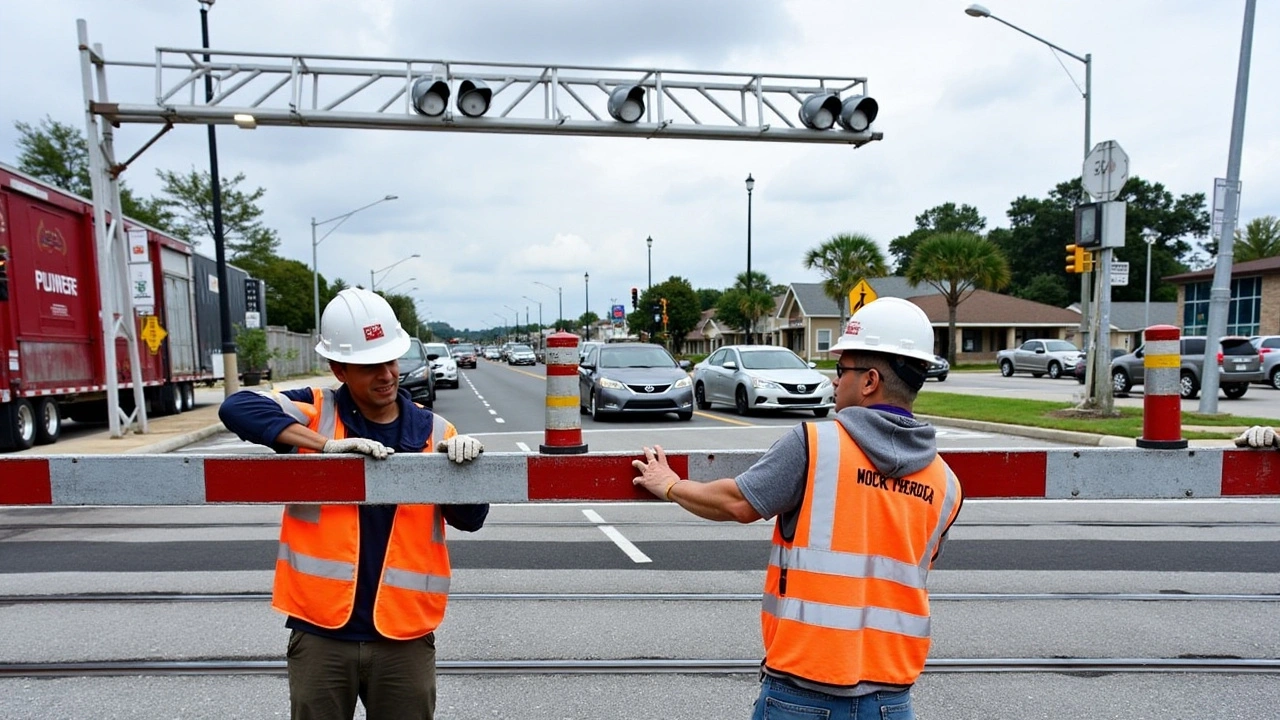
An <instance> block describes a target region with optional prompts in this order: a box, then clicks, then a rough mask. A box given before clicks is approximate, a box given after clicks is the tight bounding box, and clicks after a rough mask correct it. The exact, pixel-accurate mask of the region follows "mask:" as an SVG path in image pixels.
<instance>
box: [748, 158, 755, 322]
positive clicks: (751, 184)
mask: <svg viewBox="0 0 1280 720" xmlns="http://www.w3.org/2000/svg"><path fill="white" fill-rule="evenodd" d="M755 189H756V180H755V178H753V177H751V173H747V344H748V345H750V344H751V326H752V325H754V324H755V318H752V317H751V191H752V190H755Z"/></svg>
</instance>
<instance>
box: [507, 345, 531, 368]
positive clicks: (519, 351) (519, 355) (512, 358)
mask: <svg viewBox="0 0 1280 720" xmlns="http://www.w3.org/2000/svg"><path fill="white" fill-rule="evenodd" d="M507 364H508V365H537V364H538V356H537V355H534V354H533V348H531V347H529V346H528V345H512V346H511V349H509V350H507Z"/></svg>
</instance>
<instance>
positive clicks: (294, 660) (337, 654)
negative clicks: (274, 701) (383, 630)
mask: <svg viewBox="0 0 1280 720" xmlns="http://www.w3.org/2000/svg"><path fill="white" fill-rule="evenodd" d="M286 656H287V657H288V666H289V708H290V717H292V718H293V720H351V718H352V717H353V716H354V715H355V711H356V699H357V698H359V700H360V702H361V703H362V704H363V705H364V709H365V714H366V715H367V716H368V718H369V720H431V718H432V717H433V716H434V715H435V710H436V638H435V633H432V634H429V635H427V636H426V637H422V638H418V639H417V640H381V641H377V642H351V641H347V640H332V639H330V638H326V637H322V636H320V635H315V634H312V633H306V632H302V631H300V630H293V631H292V632H291V634H290V635H289V648H288V651H287V653H286Z"/></svg>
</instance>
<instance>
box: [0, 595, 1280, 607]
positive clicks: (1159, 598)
mask: <svg viewBox="0 0 1280 720" xmlns="http://www.w3.org/2000/svg"><path fill="white" fill-rule="evenodd" d="M270 599H271V594H270V593H264V592H245V593H237V592H227V593H216V592H215V593H180V592H179V593H160V592H157V593H145V592H142V593H77V594H70V593H68V594H56V595H0V607H3V606H5V605H39V604H49V605H55V604H109V603H116V604H134V603H137V604H144V603H199V602H266V601H268V600H270ZM449 599H451V600H454V601H459V602H474V601H500V602H508V601H517V602H556V601H560V602H564V601H603V602H643V601H650V602H655V601H657V602H759V601H760V593H679V592H668V593H542V592H529V593H453V594H451V595H450V596H449ZM929 599H930V600H931V601H933V602H943V603H945V602H1041V601H1077V600H1086V601H1093V602H1280V593H1274V594H1268V593H1183V592H1167V593H1098V592H1082V593H932V594H930V596H929Z"/></svg>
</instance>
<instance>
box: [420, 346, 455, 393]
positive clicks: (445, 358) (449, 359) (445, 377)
mask: <svg viewBox="0 0 1280 720" xmlns="http://www.w3.org/2000/svg"><path fill="white" fill-rule="evenodd" d="M422 346H423V348H425V349H426V351H427V357H428V358H429V359H430V360H431V370H432V372H434V373H435V375H436V387H441V386H443V385H448V386H449V387H455V388H456V387H458V363H457V361H455V360H454V359H453V354H452V353H450V352H449V346H448V345H445V344H444V343H423V344H422Z"/></svg>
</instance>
